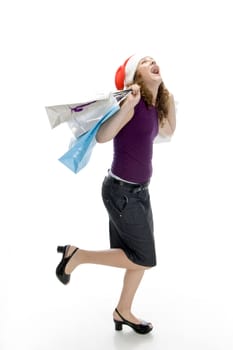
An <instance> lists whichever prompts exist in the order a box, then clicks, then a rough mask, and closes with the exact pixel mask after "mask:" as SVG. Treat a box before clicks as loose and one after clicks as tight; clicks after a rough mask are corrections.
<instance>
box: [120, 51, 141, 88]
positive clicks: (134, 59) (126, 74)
mask: <svg viewBox="0 0 233 350" xmlns="http://www.w3.org/2000/svg"><path fill="white" fill-rule="evenodd" d="M146 56H147V55H144V56H143V55H142V54H134V55H132V56H130V57H129V58H127V60H126V61H125V62H124V63H123V64H122V66H120V67H119V68H118V69H117V71H116V74H115V85H116V88H117V89H118V90H123V89H124V87H126V86H127V85H130V84H132V83H133V80H134V75H135V73H136V70H137V66H138V64H139V62H140V61H141V59H142V58H143V57H146Z"/></svg>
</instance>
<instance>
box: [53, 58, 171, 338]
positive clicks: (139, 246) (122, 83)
mask: <svg viewBox="0 0 233 350" xmlns="http://www.w3.org/2000/svg"><path fill="white" fill-rule="evenodd" d="M115 84H116V87H117V89H119V90H122V89H124V88H129V87H130V88H131V89H132V92H131V94H130V95H129V96H128V97H127V98H126V99H125V100H124V102H123V103H122V105H121V108H120V110H119V111H118V112H117V113H116V114H115V115H114V116H113V117H111V118H110V119H108V120H107V121H106V122H105V123H104V124H103V125H102V126H101V128H100V129H99V131H98V133H97V137H96V139H97V141H98V142H107V141H110V140H112V139H113V145H114V156H113V162H112V165H111V169H110V170H109V172H108V175H107V176H106V177H105V179H104V181H103V185H102V198H103V202H104V205H105V207H106V209H107V212H108V215H109V231H110V247H111V249H108V250H103V251H87V250H83V249H79V248H77V247H75V246H72V245H67V246H62V247H58V252H60V253H63V256H62V259H61V261H60V263H59V264H58V266H57V269H56V275H57V277H58V279H59V280H60V281H61V282H62V283H63V284H67V283H68V282H69V280H70V274H71V273H72V271H73V270H74V269H75V268H76V267H77V266H78V265H80V264H85V263H88V264H90V263H91V264H101V265H108V266H113V267H118V268H123V269H125V270H126V271H125V276H124V281H123V288H122V292H121V295H120V298H119V301H118V304H117V306H116V308H115V310H114V312H113V321H114V323H115V329H116V330H121V329H122V326H123V325H127V326H130V327H131V328H132V329H133V330H134V331H136V332H137V333H141V334H146V333H149V332H150V331H151V330H152V328H153V326H152V324H151V323H149V322H145V321H142V320H140V319H138V318H137V317H136V316H134V314H133V313H132V311H131V310H132V303H133V299H134V296H135V293H136V291H137V288H138V286H139V284H140V282H141V280H142V277H143V275H144V272H145V270H146V269H148V268H150V267H153V266H155V265H156V253H155V244H154V233H153V215H152V210H151V204H150V196H149V182H150V179H151V176H152V154H153V142H154V139H155V137H156V136H157V135H158V133H159V134H160V135H162V136H171V135H172V134H173V132H174V130H175V126H176V117H175V105H174V98H173V95H172V94H171V93H169V92H168V90H167V89H166V88H165V86H164V83H163V81H162V78H161V75H160V69H159V66H158V65H157V63H156V62H155V60H154V59H153V58H152V57H150V56H145V57H143V56H142V55H133V56H131V57H129V58H128V59H127V60H126V61H125V62H124V64H123V65H122V66H120V67H119V68H118V70H117V72H116V75H115Z"/></svg>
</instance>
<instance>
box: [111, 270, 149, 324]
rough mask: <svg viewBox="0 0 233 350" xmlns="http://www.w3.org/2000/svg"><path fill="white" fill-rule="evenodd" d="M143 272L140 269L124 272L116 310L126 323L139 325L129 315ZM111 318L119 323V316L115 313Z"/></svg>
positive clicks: (134, 318)
mask: <svg viewBox="0 0 233 350" xmlns="http://www.w3.org/2000/svg"><path fill="white" fill-rule="evenodd" d="M144 271H145V270H142V269H140V270H136V269H135V270H126V272H125V277H124V283H123V288H122V292H121V296H120V299H119V302H118V305H117V310H118V311H119V312H120V314H121V315H122V316H123V317H124V318H126V319H127V320H128V321H130V322H133V323H140V320H139V319H137V318H136V317H135V316H134V315H133V314H132V313H131V308H132V303H133V299H134V296H135V293H136V291H137V289H138V286H139V284H140V282H141V280H142V277H143V274H144ZM113 317H114V319H115V320H118V321H121V319H120V317H119V315H118V314H117V313H116V312H115V311H114V313H113Z"/></svg>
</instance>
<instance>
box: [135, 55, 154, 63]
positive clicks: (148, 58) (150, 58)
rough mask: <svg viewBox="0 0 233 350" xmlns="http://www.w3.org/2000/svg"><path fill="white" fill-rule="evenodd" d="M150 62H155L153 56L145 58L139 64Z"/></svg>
mask: <svg viewBox="0 0 233 350" xmlns="http://www.w3.org/2000/svg"><path fill="white" fill-rule="evenodd" d="M149 61H155V59H154V58H153V57H152V56H145V57H143V58H142V59H141V60H140V61H139V64H140V63H144V62H149Z"/></svg>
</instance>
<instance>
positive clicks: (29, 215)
mask: <svg viewBox="0 0 233 350" xmlns="http://www.w3.org/2000/svg"><path fill="white" fill-rule="evenodd" d="M230 3H231V1H230V0H229V1H227V0H221V1H219V0H213V1H211V2H210V1H204V0H203V1H199V2H198V1H182V0H178V1H172V0H170V1H169V0H163V1H155V0H153V1H152V0H144V1H143V2H133V1H128V0H124V1H123V0H118V1H117V2H111V1H107V0H106V1H105V0H98V1H95V0H86V1H85V2H83V1H82V2H81V1H80V2H79V1H74V0H73V1H71V0H66V1H61V0H56V1H52V0H46V1H26V0H22V1H13V0H12V1H10V0H9V1H2V2H1V5H0V33H1V34H0V35H1V56H0V57H1V65H0V70H1V71H0V84H1V97H0V98H1V128H0V143H1V148H0V149H1V184H0V186H1V197H0V198H1V221H0V225H1V228H0V232H1V254H0V263H1V288H0V310H1V311H0V327H1V331H0V347H1V349H3V350H13V349H16V348H18V349H21V348H22V349H25V350H29V349H30V350H36V349H38V350H39V349H40V350H42V349H43V350H47V349H53V348H54V349H57V350H58V349H64V348H66V349H77V348H79V349H82V350H85V349H88V350H89V349H102V348H105V347H106V348H107V347H108V349H118V348H121V349H122V348H123V349H127V348H131V347H132V346H133V347H137V348H138V349H143V350H146V349H154V348H155V347H156V348H157V349H159V350H164V349H166V350H167V349H169V350H170V349H171V348H174V349H179V350H181V349H189V350H191V349H197V348H198V349H201V350H202V349H203V350H204V349H205V350H207V349H211V350H215V349H216V350H220V349H225V350H228V349H232V345H233V338H232V337H233V336H232V334H233V332H232V324H233V316H232V314H233V303H232V293H233V288H232V266H233V258H232V233H233V225H232V195H233V191H232V177H233V172H232V149H233V144H232V127H233V122H232V116H233V115H232V103H231V101H232V78H233V74H232V73H233V69H232V60H233V55H232V50H231V46H232V34H231V33H232V30H233V28H232V27H233V26H232V16H231V11H230ZM136 51H143V52H145V54H149V55H153V56H154V57H155V59H156V60H157V61H158V63H159V65H160V67H161V71H162V75H163V78H164V82H165V84H166V85H167V87H168V89H169V90H170V91H172V92H173V94H174V96H175V100H176V101H177V102H178V107H177V108H178V110H177V130H176V133H175V135H174V138H173V140H172V142H171V143H167V144H160V145H155V149H154V159H153V164H154V176H153V180H152V183H151V187H150V191H151V198H152V205H153V210H154V220H155V228H156V230H155V231H156V232H155V237H156V246H157V255H158V266H157V267H156V268H155V269H152V270H150V271H148V272H147V274H146V276H145V279H144V280H143V282H142V285H141V286H140V289H139V291H138V294H137V297H136V300H135V313H136V314H137V315H142V317H144V318H148V319H150V320H151V321H152V322H153V323H155V327H156V331H155V332H153V334H151V335H150V336H149V337H138V336H137V335H135V334H132V332H130V331H129V332H123V333H120V334H118V333H117V334H115V333H113V324H112V320H111V312H112V310H113V308H114V306H115V303H116V301H117V298H118V295H119V292H120V288H121V280H122V276H123V271H121V270H117V269H116V270H114V269H111V268H108V267H102V266H98V267H96V266H91V265H88V266H81V267H80V268H79V269H77V270H76V271H75V273H74V275H73V276H72V279H73V280H72V284H71V285H70V286H69V287H67V288H66V287H64V286H62V285H60V284H59V283H58V281H57V280H56V278H55V274H54V270H55V267H56V265H57V263H58V259H59V257H58V256H57V253H56V246H57V244H68V243H72V244H75V245H77V246H80V247H83V248H87V249H104V248H107V247H108V222H107V216H106V212H105V209H104V207H103V205H102V202H101V195H100V189H101V182H102V179H103V177H104V176H105V174H106V171H107V169H108V167H109V166H110V163H111V153H112V144H111V142H110V143H107V144H104V145H97V146H96V148H95V150H94V152H93V155H92V158H91V161H90V163H89V164H88V166H87V167H86V168H85V169H83V170H82V171H81V172H80V173H79V174H77V175H74V174H73V173H72V172H71V171H70V170H68V169H67V168H66V167H65V166H63V165H62V164H61V163H59V162H58V161H57V159H58V157H60V156H61V155H62V154H63V153H64V152H65V151H66V150H67V146H68V142H69V136H70V134H69V131H68V129H66V128H65V127H58V128H57V129H54V130H51V129H50V125H49V122H48V118H47V115H46V111H45V108H44V107H45V106H47V105H54V104H63V103H76V102H80V100H81V99H82V97H83V96H88V94H89V95H92V94H93V93H96V92H102V91H112V90H114V89H115V87H114V74H115V70H116V69H117V68H118V66H119V65H120V64H121V63H122V62H123V61H124V60H125V59H126V58H127V57H128V56H130V55H131V54H133V53H134V52H136Z"/></svg>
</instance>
